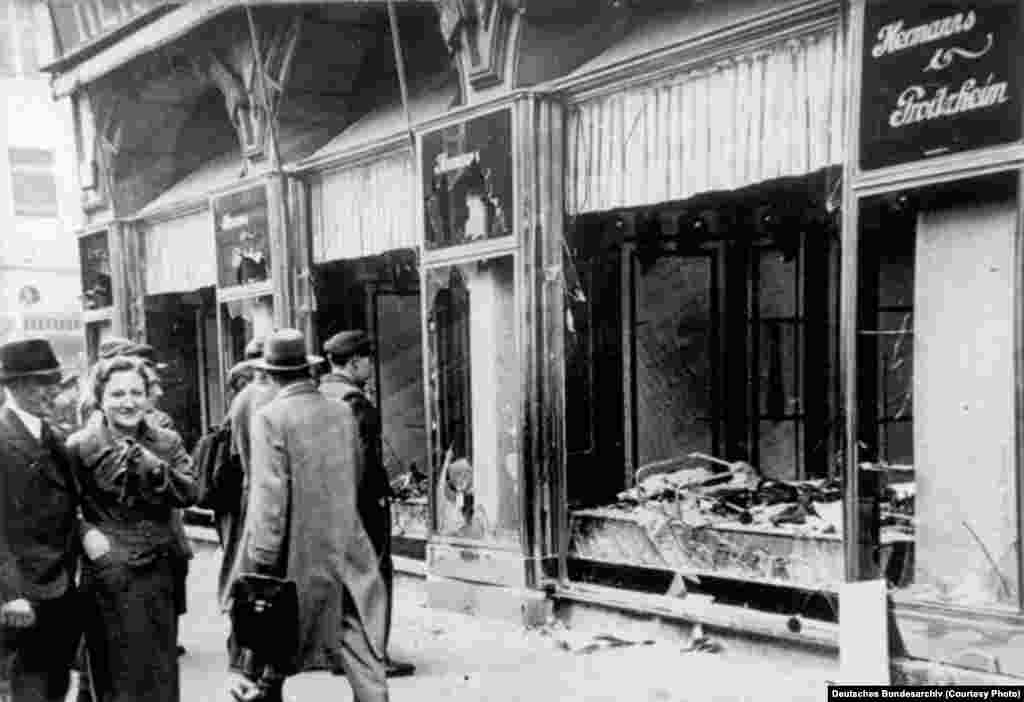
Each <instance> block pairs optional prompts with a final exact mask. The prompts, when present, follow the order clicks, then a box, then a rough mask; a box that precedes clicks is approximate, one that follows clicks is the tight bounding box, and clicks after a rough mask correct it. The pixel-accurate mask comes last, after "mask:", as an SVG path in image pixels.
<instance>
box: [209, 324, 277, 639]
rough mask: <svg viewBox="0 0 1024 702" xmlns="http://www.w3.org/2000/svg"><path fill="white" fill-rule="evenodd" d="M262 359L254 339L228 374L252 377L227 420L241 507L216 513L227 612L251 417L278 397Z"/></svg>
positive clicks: (235, 570) (245, 492)
mask: <svg viewBox="0 0 1024 702" xmlns="http://www.w3.org/2000/svg"><path fill="white" fill-rule="evenodd" d="M262 356H263V340H262V339H253V340H252V341H250V342H249V343H248V345H246V347H245V359H244V360H243V361H241V362H240V363H238V364H237V365H236V366H235V367H233V368H232V369H231V372H230V373H229V375H232V374H237V373H239V372H240V371H242V370H244V369H248V370H249V372H251V373H252V381H251V382H250V383H249V384H248V385H246V386H245V387H244V388H242V390H241V392H239V393H238V394H237V395H235V397H234V399H233V400H232V401H231V406H230V407H229V408H228V416H227V419H226V420H225V421H227V422H229V424H230V427H231V452H232V454H234V455H235V456H237V457H238V461H239V464H240V465H241V467H242V494H241V495H240V496H239V503H238V504H237V505H235V506H234V508H233V509H231V510H227V511H224V512H218V513H217V531H218V533H219V534H220V539H221V546H222V548H223V549H224V556H223V560H222V561H221V568H220V580H219V581H218V583H217V587H218V589H217V592H218V594H219V596H220V601H221V606H222V607H225V608H226V607H227V599H228V589H229V586H230V584H231V582H232V581H233V580H234V579H235V578H237V577H238V575H239V574H240V568H241V567H242V561H241V560H240V558H239V555H240V554H239V549H238V545H239V543H240V542H241V539H242V526H243V525H244V523H245V507H246V504H247V502H248V499H249V476H250V475H251V474H252V470H251V460H250V457H251V455H252V451H251V447H252V442H251V440H250V436H249V427H250V424H251V422H252V416H253V415H254V414H255V413H256V412H257V411H258V410H259V409H260V408H261V407H263V406H264V405H266V404H267V403H268V402H270V401H271V400H272V399H274V395H276V394H277V386H276V385H275V384H274V383H272V382H271V381H270V379H269V378H268V377H267V374H266V373H265V372H264V371H262V370H260V369H258V368H254V367H253V364H252V362H253V361H255V360H256V359H258V358H260V357H262ZM228 649H229V651H230V652H231V656H232V658H234V657H235V652H234V651H233V647H232V645H231V644H230V643H229V645H228Z"/></svg>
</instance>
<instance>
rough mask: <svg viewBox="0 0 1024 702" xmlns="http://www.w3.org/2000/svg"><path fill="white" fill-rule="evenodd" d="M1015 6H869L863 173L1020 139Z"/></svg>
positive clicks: (918, 1)
mask: <svg viewBox="0 0 1024 702" xmlns="http://www.w3.org/2000/svg"><path fill="white" fill-rule="evenodd" d="M1018 34H1019V24H1018V3H1017V2H1016V0H988V1H987V2H973V3H972V2H963V1H961V2H935V1H934V0H932V1H924V0H912V1H910V2H907V1H906V0H904V1H902V2H886V1H884V0H870V1H869V2H868V4H867V7H866V10H865V41H864V53H863V56H862V65H861V68H862V76H863V80H862V102H861V152H860V155H861V167H862V168H865V169H871V168H878V167H882V166H889V165H895V164H898V163H904V162H907V161H913V160H916V159H920V158H928V157H931V156H937V155H941V154H948V153H953V152H957V151H963V150H967V149H973V148H979V147H983V146H992V145H995V144H1000V143H1005V142H1008V141H1014V140H1016V139H1018V138H1019V137H1020V116H1019V114H1018V113H1019V99H1020V98H1019V89H1018V80H1017V66H1016V64H1017V61H1016V54H1015V50H1014V47H1015V46H1018V45H1019V44H1018V43H1017V42H1019V37H1018Z"/></svg>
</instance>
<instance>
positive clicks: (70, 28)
mask: <svg viewBox="0 0 1024 702" xmlns="http://www.w3.org/2000/svg"><path fill="white" fill-rule="evenodd" d="M368 1H373V0H321V4H327V5H330V4H337V5H346V4H348V5H361V6H365V5H366V4H367V2H368ZM376 2H378V3H379V4H380V5H381V6H383V4H384V3H383V0H376ZM394 2H395V3H396V4H403V3H404V4H416V5H423V4H429V3H426V2H425V0H394ZM308 4H309V2H308V0H305V1H304V0H188V1H187V2H178V3H175V2H162V1H158V0H131V2H128V1H127V0H114V1H113V2H111V0H50V2H49V6H50V12H51V15H52V17H53V22H54V29H55V31H56V32H57V36H58V40H59V42H60V45H61V46H62V47H63V48H64V51H63V54H62V55H61V57H60V58H59V59H57V60H56V61H54V62H53V63H51V64H50V65H48V66H45V67H44V68H43V70H44V71H46V72H48V73H51V74H53V76H54V78H53V93H54V97H56V98H62V97H67V96H68V95H70V94H71V93H73V92H74V91H75V90H76V89H77V88H79V87H80V86H83V85H87V84H89V83H91V82H93V81H95V80H96V79H97V78H100V77H102V76H104V75H106V74H107V73H110V72H111V71H113V70H114V69H116V68H118V67H120V66H123V65H124V64H126V63H128V62H129V61H131V60H132V59H135V58H137V57H139V56H142V55H143V54H146V53H149V52H151V51H154V50H156V49H158V48H160V47H162V46H166V45H167V44H170V43H171V42H173V41H175V40H176V39H179V38H180V37H182V36H184V35H186V34H188V33H189V32H190V31H192V30H193V29H195V28H196V27H199V26H201V25H203V24H204V23H206V22H209V21H210V20H211V19H213V18H215V17H217V16H219V15H222V14H224V13H225V12H228V11H230V10H234V9H236V8H240V7H244V6H246V5H248V6H257V5H264V6H273V5H277V6H287V5H296V6H300V5H308ZM168 6H171V9H170V10H168V9H167V7H168ZM149 20H151V21H149ZM147 21H149V22H148V24H147V23H146V22H147Z"/></svg>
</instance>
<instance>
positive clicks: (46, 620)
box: [0, 388, 81, 699]
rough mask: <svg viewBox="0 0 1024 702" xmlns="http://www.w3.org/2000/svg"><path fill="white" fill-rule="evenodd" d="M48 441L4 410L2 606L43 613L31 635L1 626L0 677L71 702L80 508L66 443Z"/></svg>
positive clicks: (0, 423) (0, 417)
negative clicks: (19, 602) (24, 605)
mask: <svg viewBox="0 0 1024 702" xmlns="http://www.w3.org/2000/svg"><path fill="white" fill-rule="evenodd" d="M2 392H3V389H2V388H0V393H2ZM0 397H2V395H0ZM43 439H44V440H36V438H35V437H34V436H33V435H32V434H30V433H29V430H28V429H27V428H26V427H25V425H24V424H23V423H22V422H21V420H20V419H19V418H18V417H17V415H15V413H14V412H13V411H11V409H10V407H6V406H5V407H3V408H2V409H0V602H9V601H11V600H16V599H19V598H24V599H27V600H29V601H30V602H32V603H33V605H34V606H35V611H36V615H37V620H36V623H35V625H34V626H33V627H31V628H30V629H27V630H13V629H7V628H3V627H0V675H3V676H5V677H6V676H7V675H11V676H12V679H11V685H12V687H15V688H16V689H17V690H18V691H19V692H18V694H21V695H25V696H27V697H32V698H33V699H63V694H61V693H62V692H64V691H66V685H67V683H68V681H69V671H70V666H71V659H72V657H73V655H74V651H75V646H76V644H77V642H78V638H79V635H80V624H81V622H80V619H79V616H78V615H79V613H78V612H77V610H76V607H75V598H74V596H73V591H74V572H75V564H76V561H77V555H78V550H77V544H78V520H77V518H76V510H77V504H78V503H77V496H76V494H77V490H76V489H75V485H74V481H73V476H72V473H71V467H70V462H69V460H68V457H67V454H66V453H65V451H64V446H63V442H62V441H58V440H57V438H56V437H52V436H51V437H46V436H45V434H44V437H43ZM12 666H13V667H12Z"/></svg>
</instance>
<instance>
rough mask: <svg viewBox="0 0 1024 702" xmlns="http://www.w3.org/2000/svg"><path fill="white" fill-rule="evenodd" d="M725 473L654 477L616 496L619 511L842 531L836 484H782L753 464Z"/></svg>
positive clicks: (685, 471)
mask: <svg viewBox="0 0 1024 702" xmlns="http://www.w3.org/2000/svg"><path fill="white" fill-rule="evenodd" d="M692 456H693V457H695V458H701V459H706V460H709V461H712V462H715V463H718V464H724V466H727V467H726V468H725V469H722V470H714V469H709V468H704V467H697V468H682V469H679V470H676V471H674V472H672V473H656V474H654V475H649V476H647V477H645V478H643V479H642V480H641V481H640V482H638V483H637V485H636V486H635V487H633V488H630V489H629V490H625V491H623V492H621V493H619V494H618V495H617V500H618V501H617V502H616V504H615V505H614V508H615V509H620V510H627V511H636V510H653V511H654V512H660V513H662V514H664V516H666V517H669V518H675V519H678V520H679V521H681V522H683V523H684V524H686V525H688V526H691V527H699V526H708V525H720V524H722V523H729V522H733V523H737V524H740V525H744V526H747V525H754V526H770V527H781V526H784V525H791V526H794V527H799V529H798V531H800V532H803V533H808V534H836V533H838V532H839V531H840V530H841V529H842V512H841V509H836V507H838V503H839V502H840V500H841V499H842V489H841V486H840V484H839V482H838V481H837V480H803V481H781V480H771V479H769V478H765V477H762V476H761V475H760V473H759V472H758V471H757V469H756V468H754V467H753V466H751V465H750V464H749V463H745V462H743V461H737V462H734V463H726V462H724V461H720V460H719V459H715V458H713V457H710V456H704V455H703V454H692Z"/></svg>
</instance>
